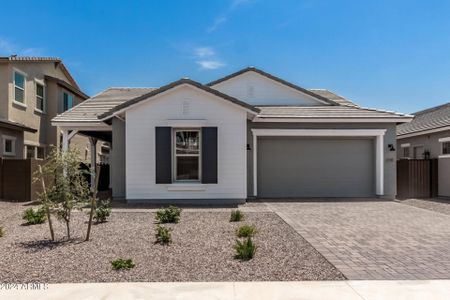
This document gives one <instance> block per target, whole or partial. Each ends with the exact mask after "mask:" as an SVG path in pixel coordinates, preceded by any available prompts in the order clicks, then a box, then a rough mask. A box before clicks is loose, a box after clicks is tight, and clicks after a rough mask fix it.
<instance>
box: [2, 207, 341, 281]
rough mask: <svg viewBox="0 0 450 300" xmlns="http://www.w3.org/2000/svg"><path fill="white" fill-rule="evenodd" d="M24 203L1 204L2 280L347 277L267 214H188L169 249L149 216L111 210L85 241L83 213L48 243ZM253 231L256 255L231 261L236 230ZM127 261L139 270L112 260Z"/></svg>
mask: <svg viewBox="0 0 450 300" xmlns="http://www.w3.org/2000/svg"><path fill="white" fill-rule="evenodd" d="M27 207H29V206H24V205H23V204H11V203H4V202H0V225H1V226H3V227H4V228H5V231H6V235H5V236H4V237H3V238H0V282H35V281H39V282H46V283H61V282H116V281H140V282H145V281H266V280H270V281H285V280H343V279H345V277H344V276H343V275H342V273H340V271H338V270H337V269H336V268H335V267H334V266H333V265H332V264H330V263H329V262H328V261H327V260H326V259H325V258H323V256H322V255H321V254H320V253H318V252H317V251H316V250H315V249H314V248H313V247H312V246H311V245H310V244H309V243H308V242H306V241H305V240H304V239H303V238H302V237H301V236H300V235H298V234H297V233H296V232H295V231H294V230H293V229H292V228H291V227H290V226H289V225H287V224H286V223H285V222H284V221H283V220H282V219H280V218H279V217H278V216H277V215H276V214H275V213H272V212H246V213H245V217H246V218H245V221H243V222H237V223H230V222H229V221H228V220H229V216H230V210H228V211H224V210H220V211H215V210H195V209H194V210H193V209H190V210H186V211H183V212H182V214H181V220H180V222H179V223H178V224H170V225H168V226H169V227H171V228H172V229H173V232H172V238H173V244H171V245H169V246H163V245H159V244H155V243H154V241H155V237H154V228H155V226H156V224H155V223H154V212H152V211H145V212H130V213H128V212H114V211H113V213H112V215H111V218H110V219H109V222H107V223H103V224H98V225H95V226H94V227H93V231H92V235H91V236H92V240H91V241H89V242H83V239H82V237H83V236H84V234H85V230H86V221H87V216H86V214H85V213H81V212H78V213H75V214H74V220H73V224H72V228H73V232H72V235H73V237H74V240H73V241H71V242H65V241H63V240H62V235H63V234H64V227H63V224H62V223H60V222H54V223H56V224H55V225H56V226H55V227H56V232H57V237H58V239H59V241H58V242H49V240H48V237H49V232H48V224H47V223H45V224H41V225H33V226H25V225H23V223H24V221H23V220H22V219H21V214H22V212H23V211H24V210H25V209H26V208H27ZM243 224H253V225H255V226H256V227H257V228H258V233H257V235H256V236H255V238H254V241H255V243H256V244H257V245H258V249H257V252H256V256H255V257H254V258H253V259H252V260H250V261H247V262H241V261H239V260H236V259H234V258H233V256H234V249H233V245H234V242H235V235H234V233H235V230H236V229H237V228H238V227H239V226H240V225H243ZM118 258H123V259H127V258H132V259H133V261H134V262H135V264H136V267H135V268H133V269H131V270H122V271H114V270H112V268H111V263H110V262H111V261H112V260H115V259H118Z"/></svg>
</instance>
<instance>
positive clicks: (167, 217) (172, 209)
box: [156, 205, 181, 223]
mask: <svg viewBox="0 0 450 300" xmlns="http://www.w3.org/2000/svg"><path fill="white" fill-rule="evenodd" d="M180 214H181V208H178V207H176V206H172V205H171V206H169V207H167V208H161V209H160V210H158V211H157V212H156V220H157V221H158V222H159V223H178V221H179V220H180Z"/></svg>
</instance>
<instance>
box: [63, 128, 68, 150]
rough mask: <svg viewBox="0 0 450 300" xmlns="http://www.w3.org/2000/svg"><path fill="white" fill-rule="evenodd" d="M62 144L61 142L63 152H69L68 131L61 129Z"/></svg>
mask: <svg viewBox="0 0 450 300" xmlns="http://www.w3.org/2000/svg"><path fill="white" fill-rule="evenodd" d="M62 134H63V142H62V150H63V152H67V151H68V150H69V130H67V129H63V130H62Z"/></svg>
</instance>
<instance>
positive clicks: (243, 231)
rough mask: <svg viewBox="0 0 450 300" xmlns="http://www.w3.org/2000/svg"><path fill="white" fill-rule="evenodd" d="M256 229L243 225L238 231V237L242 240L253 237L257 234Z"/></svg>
mask: <svg viewBox="0 0 450 300" xmlns="http://www.w3.org/2000/svg"><path fill="white" fill-rule="evenodd" d="M256 232H257V231H256V227H255V226H253V225H242V226H241V227H239V228H238V229H237V230H236V235H237V236H238V237H240V238H244V237H253V236H254V235H255V234H256Z"/></svg>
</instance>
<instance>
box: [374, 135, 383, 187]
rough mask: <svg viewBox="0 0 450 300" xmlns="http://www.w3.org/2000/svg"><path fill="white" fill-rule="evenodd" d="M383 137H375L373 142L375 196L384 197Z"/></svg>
mask: <svg viewBox="0 0 450 300" xmlns="http://www.w3.org/2000/svg"><path fill="white" fill-rule="evenodd" d="M383 139H384V135H381V134H380V135H377V137H376V142H375V153H376V175H375V176H376V194H377V196H383V195H384V141H383Z"/></svg>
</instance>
